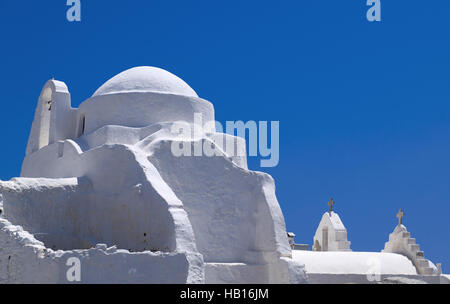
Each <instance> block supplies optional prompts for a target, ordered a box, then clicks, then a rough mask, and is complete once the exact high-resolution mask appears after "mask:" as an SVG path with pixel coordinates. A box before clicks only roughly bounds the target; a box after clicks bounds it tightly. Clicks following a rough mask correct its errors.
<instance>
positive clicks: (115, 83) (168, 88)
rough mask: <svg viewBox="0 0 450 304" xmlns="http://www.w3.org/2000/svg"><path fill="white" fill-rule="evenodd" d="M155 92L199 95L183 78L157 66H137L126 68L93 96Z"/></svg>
mask: <svg viewBox="0 0 450 304" xmlns="http://www.w3.org/2000/svg"><path fill="white" fill-rule="evenodd" d="M130 92H154V93H168V94H175V95H185V96H192V97H198V96H197V93H195V91H194V90H193V89H192V88H191V87H190V86H189V85H188V84H187V83H186V82H184V81H183V80H182V79H181V78H179V77H177V76H175V75H174V74H172V73H170V72H168V71H166V70H163V69H160V68H156V67H148V66H142V67H135V68H131V69H129V70H126V71H124V72H122V73H120V74H118V75H116V76H114V77H113V78H111V79H110V80H108V81H107V82H106V83H105V84H103V85H102V86H101V87H100V88H99V89H98V90H97V91H96V92H95V93H94V95H93V96H99V95H107V94H116V93H130Z"/></svg>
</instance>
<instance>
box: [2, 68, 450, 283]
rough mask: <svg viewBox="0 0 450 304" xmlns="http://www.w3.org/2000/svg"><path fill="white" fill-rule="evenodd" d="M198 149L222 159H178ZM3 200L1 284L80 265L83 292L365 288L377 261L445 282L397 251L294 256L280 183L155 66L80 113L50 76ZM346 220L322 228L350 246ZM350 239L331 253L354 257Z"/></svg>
mask: <svg viewBox="0 0 450 304" xmlns="http://www.w3.org/2000/svg"><path fill="white" fill-rule="evenodd" d="M195 114H197V115H198V114H201V118H202V119H201V121H198V120H196V119H195ZM184 127H190V128H191V129H195V130H197V131H198V130H200V131H199V132H193V133H183V132H181V134H180V132H179V131H180V130H181V129H182V128H184ZM224 142H232V143H233V145H234V146H235V147H236V152H237V153H228V152H225V151H228V150H224V149H222V148H221V147H223V146H224ZM198 145H201V146H202V147H210V148H212V149H213V150H214V151H215V156H213V157H211V156H207V155H202V156H178V155H175V154H174V152H173V147H174V146H175V147H183V149H187V150H195V148H196V147H198ZM0 193H1V195H2V196H0V209H1V211H2V212H1V214H0V283H71V282H72V281H71V280H69V279H68V276H67V271H68V269H69V266H70V265H72V264H71V262H70V261H73V260H74V259H73V258H76V259H75V260H79V262H80V267H81V268H80V280H81V283H308V282H325V283H327V282H364V283H365V282H372V281H370V280H369V281H368V280H367V277H368V274H371V272H368V270H367V265H366V264H367V261H368V260H371V259H372V258H375V259H378V261H379V262H380V263H381V264H380V265H381V266H380V267H381V268H380V269H381V272H380V274H381V275H383V276H384V277H383V278H385V277H389V276H402V277H403V278H407V279H410V280H411V279H421V280H425V281H427V282H428V281H429V282H439V281H443V282H444V281H445V280H446V279H445V278H446V277H445V276H442V275H440V273H438V270H437V269H436V267H434V268H433V265H431V264H429V268H432V269H433V270H432V271H431V272H429V270H427V271H428V272H429V273H427V274H428V275H427V276H423V275H422V274H419V272H418V271H417V269H418V268H416V266H415V265H416V264H413V262H412V261H411V259H410V257H409V256H408V255H405V254H404V253H403V252H397V251H396V249H395V248H397V247H396V246H390V245H389V246H387V247H386V250H385V251H388V252H386V253H355V252H351V251H340V252H314V251H304V250H295V249H292V247H293V248H296V247H295V246H290V244H289V241H288V235H287V232H286V227H285V222H284V217H283V214H282V212H281V209H280V206H279V204H278V201H277V199H276V195H275V184H274V181H273V179H272V178H271V177H270V176H269V175H267V174H265V173H261V172H254V171H250V170H248V168H247V159H246V155H245V143H244V142H243V139H241V138H238V137H234V136H229V135H226V134H222V133H217V132H216V131H215V127H214V108H213V105H212V104H211V103H210V102H209V101H207V100H204V99H202V98H200V97H198V95H197V94H196V93H195V91H194V90H193V89H192V88H190V87H189V86H188V85H187V84H186V83H185V82H184V81H183V80H181V79H180V78H178V77H176V76H175V75H173V74H171V73H169V72H167V71H164V70H161V69H158V68H153V67H138V68H133V69H130V70H127V71H125V72H123V73H120V74H119V75H117V76H115V77H113V78H112V79H110V80H109V81H107V82H106V83H105V84H104V85H102V86H101V87H100V88H99V89H98V90H97V91H96V92H95V93H94V95H93V96H92V97H91V98H89V99H87V100H86V101H84V102H83V103H81V104H80V106H79V108H72V107H71V99H70V93H69V90H68V88H67V86H66V85H65V84H64V83H63V82H60V81H56V80H49V81H48V82H47V83H46V84H45V86H44V88H43V90H42V93H41V95H40V97H39V100H38V105H37V108H36V114H35V119H34V121H33V125H32V128H31V132H30V137H29V140H28V146H27V150H26V156H25V159H24V162H23V165H22V172H21V177H20V178H15V179H12V180H11V181H7V182H0ZM330 214H331V213H330ZM336 217H337V218H339V217H338V216H337V214H331V216H328V217H326V216H325V215H324V219H323V220H322V223H321V224H320V230H318V231H319V234H320V233H322V232H323V231H325V230H324V229H329V230H328V236H329V237H333V238H335V240H336V241H338V243H339V242H341V241H343V235H344V234H343V232H342V231H340V230H339V229H341V228H342V227H344V226H343V225H342V227H340V226H339V225H337V226H336V225H335V224H336V223H337V222H340V219H339V221H337V220H336ZM343 229H344V230H345V227H344V228H343ZM341 230H342V229H341ZM331 232H333V233H331ZM319 234H318V235H317V239H318V240H323V239H324V237H323V235H319ZM332 235H333V236H332ZM292 237H293V236H292ZM346 238H347V235H346V230H345V240H346ZM327 240H328V238H327ZM392 242H396V240H395V239H394V238H393V239H392ZM341 243H342V242H341ZM341 243H339V244H338V245H336V246H337V247H333V246H334V245H332V244H334V243H333V242H332V241H329V242H328V245H327V248H328V249H332V248H337V249H339V250H347V249H349V248H350V247H349V245H350V243H345V242H343V243H342V244H343V245H342V244H341ZM347 245H348V248H347V247H346V246H347ZM320 246H321V247H322V248H324V245H323V244H322V245H320ZM393 248H394V249H393ZM322 251H324V250H322ZM68 261H69V262H68ZM418 263H423V262H418ZM369 270H370V269H369ZM424 278H425V279H424ZM76 281H77V280H75V282H76Z"/></svg>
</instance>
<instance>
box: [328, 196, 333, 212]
mask: <svg viewBox="0 0 450 304" xmlns="http://www.w3.org/2000/svg"><path fill="white" fill-rule="evenodd" d="M333 205H334V201H333V198H330V201H329V202H328V206H330V213H331V212H333Z"/></svg>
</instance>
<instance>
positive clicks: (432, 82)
mask: <svg viewBox="0 0 450 304" xmlns="http://www.w3.org/2000/svg"><path fill="white" fill-rule="evenodd" d="M81 2H82V22H81V23H69V22H67V20H66V9H67V7H66V5H65V3H66V1H65V0H59V1H6V0H0V37H1V42H0V43H1V44H0V46H1V47H0V58H1V75H2V76H1V84H0V86H1V87H0V88H1V95H0V102H1V114H2V115H1V119H0V127H1V133H0V134H1V150H0V160H1V161H0V179H3V180H7V179H10V178H11V177H14V176H18V175H19V173H20V166H21V162H22V160H23V157H24V153H25V147H26V142H27V138H28V133H29V129H30V127H31V122H32V119H33V115H34V109H35V106H36V102H37V98H38V95H39V93H40V90H41V88H42V86H43V85H44V83H45V81H46V80H48V79H50V78H52V77H55V79H58V80H62V81H64V82H66V83H67V85H68V86H69V90H70V91H71V93H72V103H73V105H74V106H78V104H80V103H81V102H82V101H83V100H85V99H86V98H88V97H89V96H90V95H91V94H92V93H93V92H94V91H95V90H96V89H97V88H98V87H99V86H100V85H101V84H102V83H103V82H104V81H106V80H107V79H108V78H110V77H112V76H114V75H115V74H117V73H119V72H121V71H123V70H125V69H127V68H130V67H133V66H140V65H151V66H158V67H162V68H165V69H167V70H169V71H171V72H172V73H174V74H176V75H178V76H180V77H181V78H183V79H184V80H185V81H186V82H188V83H189V84H190V85H191V86H192V87H193V88H194V89H195V90H196V91H197V93H198V94H199V95H200V96H201V97H203V98H205V99H208V100H210V101H211V102H212V103H213V104H214V106H215V109H216V113H217V120H219V121H221V122H225V121H226V120H244V121H248V120H256V121H258V120H268V121H270V120H279V121H280V133H281V134H280V141H281V142H280V164H279V166H277V167H275V168H271V169H265V170H264V171H266V172H268V173H270V174H272V175H273V177H274V178H275V181H276V185H277V196H278V200H279V202H280V204H281V207H282V209H283V211H284V215H285V218H286V223H287V228H288V230H289V231H293V232H295V233H296V234H297V238H296V240H297V242H300V243H309V244H311V243H312V237H313V234H314V232H315V229H316V227H317V224H318V223H319V220H320V217H321V215H322V213H323V212H324V211H326V210H327V204H326V203H327V201H328V199H329V198H330V196H333V198H334V199H335V201H336V205H335V208H336V210H337V212H338V213H339V214H340V215H341V218H342V219H343V222H344V224H345V225H346V227H347V228H348V236H349V239H350V241H351V242H352V248H353V249H354V250H365V251H379V250H381V249H383V247H384V243H385V242H386V241H387V239H388V235H389V233H390V232H391V231H392V230H393V229H394V227H395V225H396V221H397V219H396V217H395V215H396V213H397V211H398V209H399V208H403V209H404V211H405V213H406V217H405V220H404V223H405V225H406V226H407V228H408V229H409V231H411V233H412V236H413V237H415V238H416V239H417V241H418V243H419V244H420V245H421V248H422V249H423V250H424V251H425V256H426V257H428V258H430V259H431V260H432V261H434V262H442V263H443V267H444V270H446V271H447V272H448V271H449V269H450V254H449V251H450V236H449V235H450V234H449V232H450V229H449V219H450V188H449V182H450V160H449V156H450V18H448V14H449V11H450V2H449V1H448V0H434V1H406V0H395V1H391V0H389V1H388V0H382V22H381V23H369V22H368V21H367V20H366V19H365V14H366V10H367V7H366V5H365V0H352V1H344V0H342V1H316V0H308V1H305V0H295V1H270V2H266V1H261V0H260V1H250V0H247V1H242V0H240V1H237V0H229V1H211V0H192V1H170V0H158V1H156V0H148V1H142V0H139V1H138V0H129V1H106V0H81ZM250 166H251V168H253V169H258V170H260V168H258V166H257V159H251V160H250Z"/></svg>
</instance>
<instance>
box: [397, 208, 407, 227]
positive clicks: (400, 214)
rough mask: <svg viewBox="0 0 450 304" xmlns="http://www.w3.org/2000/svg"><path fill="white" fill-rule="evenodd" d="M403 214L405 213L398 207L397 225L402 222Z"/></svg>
mask: <svg viewBox="0 0 450 304" xmlns="http://www.w3.org/2000/svg"><path fill="white" fill-rule="evenodd" d="M404 216H405V214H404V213H403V211H402V209H400V210H399V211H398V213H397V218H398V225H401V224H402V219H403V217H404Z"/></svg>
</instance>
